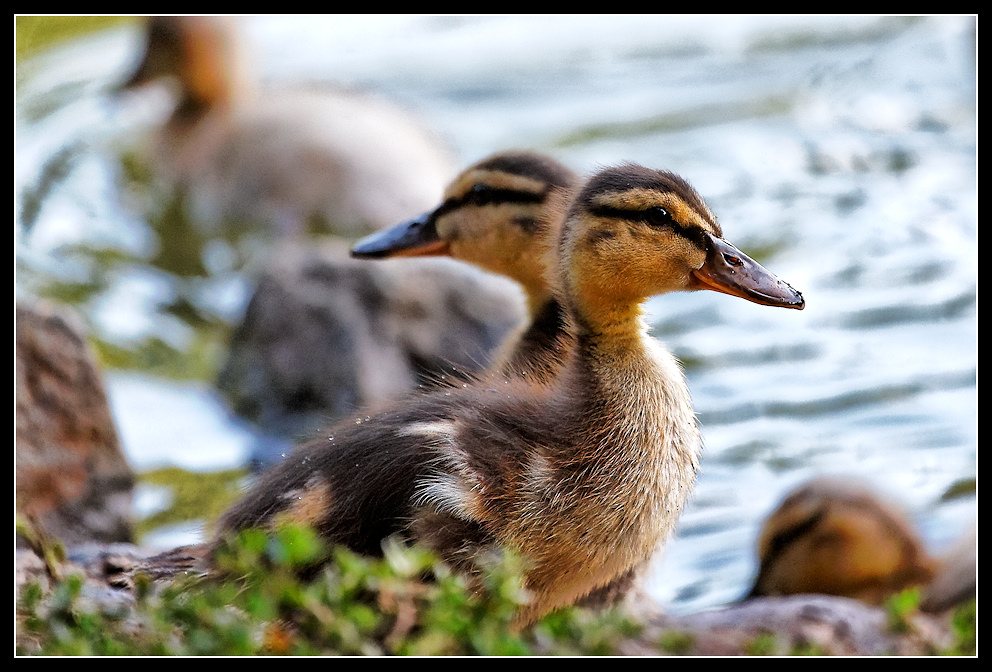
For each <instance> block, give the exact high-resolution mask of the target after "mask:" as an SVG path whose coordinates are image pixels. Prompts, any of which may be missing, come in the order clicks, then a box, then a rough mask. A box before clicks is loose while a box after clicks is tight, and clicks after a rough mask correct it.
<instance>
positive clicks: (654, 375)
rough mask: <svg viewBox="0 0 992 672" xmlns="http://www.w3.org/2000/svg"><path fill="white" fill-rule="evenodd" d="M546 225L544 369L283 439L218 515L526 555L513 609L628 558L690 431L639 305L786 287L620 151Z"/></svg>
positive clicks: (694, 458) (659, 536)
mask: <svg viewBox="0 0 992 672" xmlns="http://www.w3.org/2000/svg"><path fill="white" fill-rule="evenodd" d="M552 233H553V234H554V236H555V237H554V239H553V241H554V242H553V244H552V245H551V249H552V250H553V254H554V258H555V261H554V262H553V268H554V283H553V284H554V286H555V290H556V292H557V296H558V297H559V300H560V302H561V305H562V306H563V307H564V309H565V312H566V316H567V325H568V326H567V329H568V332H569V336H570V338H571V339H572V342H573V346H572V347H571V348H570V349H569V354H568V357H567V359H566V361H565V362H564V363H563V364H562V366H561V369H560V371H559V373H558V375H557V376H556V377H555V378H554V380H553V381H552V382H550V383H548V384H535V383H533V382H530V381H527V380H526V379H525V378H507V379H505V380H503V381H502V383H501V384H499V385H492V384H491V382H490V381H488V380H486V379H482V380H480V381H479V382H478V383H477V384H473V385H468V386H466V387H464V388H455V389H442V390H437V391H434V392H431V393H427V394H424V395H419V396H414V397H411V398H409V399H407V400H406V402H405V403H402V404H398V405H397V406H395V407H394V408H393V409H392V410H388V411H384V412H381V413H379V414H377V415H375V416H373V417H370V418H367V419H364V420H361V419H360V420H358V421H352V422H345V423H340V424H338V425H335V426H334V427H332V428H331V429H330V430H329V436H321V437H319V438H317V439H314V440H313V441H311V442H310V443H308V444H304V445H302V446H301V447H299V448H298V449H297V450H296V451H295V452H294V453H293V454H292V456H291V457H290V458H288V459H286V460H285V461H284V462H282V463H281V464H279V465H277V466H276V467H274V468H273V469H272V470H271V471H269V472H268V473H267V474H265V475H264V476H263V477H262V479H261V480H260V481H259V482H258V483H257V484H256V485H255V486H254V487H253V488H252V490H251V491H250V492H249V493H248V494H247V496H246V497H245V498H244V499H243V500H242V501H241V502H240V503H239V504H237V505H235V506H234V507H233V508H232V509H231V510H230V511H228V512H227V513H226V514H225V515H224V516H223V517H222V520H221V521H220V532H221V534H224V533H226V532H230V531H232V530H237V529H241V528H245V527H257V526H273V525H278V524H279V522H280V521H281V520H289V521H293V522H302V523H307V524H310V525H313V526H314V527H315V528H316V529H317V530H318V531H319V532H320V533H321V534H323V535H324V537H325V538H327V539H328V540H330V541H333V542H337V543H341V544H346V545H348V546H350V547H351V548H352V549H354V550H357V551H360V552H364V553H370V554H378V553H381V543H382V540H383V538H385V537H387V536H389V535H391V534H395V533H400V534H405V535H406V536H408V537H409V538H411V539H413V540H415V541H419V542H421V543H424V544H425V545H427V546H429V547H431V548H433V549H435V550H436V551H437V552H438V553H439V554H440V555H441V557H443V558H444V559H445V560H447V561H448V562H449V563H451V564H453V565H454V566H455V567H457V568H461V569H467V570H471V568H472V565H473V561H474V560H476V559H477V558H478V557H479V556H480V555H482V554H486V553H487V552H489V551H491V550H493V549H494V548H499V547H503V548H510V549H514V550H515V551H516V552H518V553H520V554H521V555H522V556H523V557H524V560H525V562H526V564H527V570H526V573H525V576H524V579H525V585H526V587H527V589H528V591H529V593H530V596H531V601H530V603H529V604H528V606H527V607H526V608H525V609H524V610H523V611H522V613H521V614H519V617H518V622H519V623H527V622H529V621H532V620H533V619H536V618H538V617H540V616H541V615H543V614H545V613H548V612H550V611H552V610H554V609H556V608H558V607H561V606H564V605H569V604H573V603H575V602H576V601H578V600H579V599H581V598H583V597H584V596H586V595H588V594H589V593H590V592H592V591H594V590H596V589H598V588H600V587H602V586H605V585H607V584H609V583H610V582H611V581H613V580H615V579H617V578H618V577H622V576H623V575H625V574H627V573H629V572H630V571H631V570H632V569H634V568H636V567H638V566H640V565H642V564H643V563H644V562H645V561H646V560H647V559H649V558H650V557H651V556H652V555H654V553H655V551H656V549H657V548H658V547H659V546H660V545H662V544H663V543H664V542H665V540H666V539H667V538H668V536H669V535H670V533H671V532H672V529H673V528H674V526H675V523H676V521H677V519H678V516H679V514H680V512H681V510H682V508H683V506H684V505H685V502H686V500H687V498H688V496H689V494H690V492H691V490H692V487H693V484H694V482H695V478H696V471H697V469H698V465H699V455H700V451H701V448H702V441H701V437H700V434H699V429H698V427H697V424H696V417H695V413H694V412H693V409H692V405H691V401H690V398H689V391H688V389H687V386H686V381H685V377H684V375H683V373H682V371H681V369H680V367H679V364H678V362H677V360H676V359H675V358H674V357H673V356H672V355H671V354H670V353H669V352H667V351H666V350H665V349H664V348H663V347H661V345H660V344H659V343H658V342H657V341H656V340H654V339H653V338H651V337H650V336H649V335H648V333H647V325H646V323H645V322H644V319H643V311H642V307H641V304H642V303H643V302H644V301H645V300H647V298H648V297H651V296H653V295H657V294H664V293H667V292H672V291H684V290H696V289H712V290H716V291H720V292H726V293H728V294H732V295H735V296H739V297H742V298H746V299H748V300H750V301H753V302H755V303H759V304H764V305H770V306H781V307H788V308H797V309H801V308H802V307H803V305H804V303H803V300H802V297H801V295H800V294H799V293H798V292H796V291H795V290H793V289H792V288H791V287H789V286H788V285H787V284H785V283H784V282H782V281H780V280H778V279H777V278H775V276H773V275H772V274H771V273H769V272H768V271H766V270H765V269H764V268H762V267H761V266H760V265H759V264H757V263H756V262H754V261H753V260H751V259H750V258H748V257H747V256H745V255H744V254H743V253H741V252H740V251H738V250H737V249H736V248H734V247H733V246H731V245H730V244H729V243H727V242H725V241H724V240H723V238H722V235H723V234H722V231H721V229H720V227H719V225H718V224H717V223H716V219H715V217H714V216H713V215H712V213H711V212H710V211H709V208H707V207H706V205H705V203H704V202H703V200H702V198H701V197H700V196H699V195H698V194H697V193H696V192H695V190H693V189H692V187H691V186H689V184H688V183H687V182H685V181H684V180H683V179H681V178H679V177H678V176H676V175H674V174H672V173H668V172H662V171H655V170H650V169H647V168H644V167H641V166H637V165H633V164H626V165H623V166H620V167H616V168H610V169H606V170H604V171H601V172H599V173H598V174H596V175H595V176H593V177H592V178H591V179H590V180H589V181H588V182H587V183H586V184H585V185H584V186H583V187H582V188H581V189H580V190H579V191H578V192H577V194H576V195H575V197H574V198H573V199H572V201H571V203H570V205H569V206H568V207H567V209H566V210H565V214H564V217H563V218H562V219H561V222H560V229H559V230H558V231H556V232H552Z"/></svg>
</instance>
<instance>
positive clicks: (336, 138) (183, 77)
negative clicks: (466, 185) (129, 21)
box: [120, 16, 455, 235]
mask: <svg viewBox="0 0 992 672" xmlns="http://www.w3.org/2000/svg"><path fill="white" fill-rule="evenodd" d="M245 55H246V54H245V50H244V48H243V45H242V43H241V40H240V35H239V33H238V31H237V25H236V23H235V19H233V18H232V17H211V16H156V17H150V18H149V19H148V23H147V28H146V43H145V47H144V52H143V55H142V58H141V61H140V63H139V64H138V66H137V67H136V69H135V70H134V72H133V73H132V74H131V76H130V78H129V79H128V80H127V81H126V82H124V83H123V84H122V85H121V87H120V88H121V89H122V90H125V91H126V90H133V89H136V88H139V87H143V86H144V85H147V84H149V83H152V82H162V81H171V82H172V83H173V84H174V88H175V92H176V98H177V102H176V106H175V108H174V111H173V112H172V115H171V117H170V118H169V119H168V121H167V122H166V123H165V125H164V127H163V128H162V129H161V130H160V132H159V133H158V137H157V138H156V142H155V149H154V153H153V160H154V161H155V162H156V166H155V167H156V168H158V169H160V171H161V172H162V173H164V174H165V175H166V176H167V177H168V178H169V179H170V180H171V181H172V182H174V183H175V185H176V186H178V187H180V188H182V189H185V190H188V191H189V195H190V197H191V198H192V200H193V206H194V212H195V214H196V215H198V216H200V217H201V219H205V220H207V221H212V220H223V219H225V218H235V219H237V220H239V221H244V222H246V223H252V224H259V223H260V224H272V223H275V224H276V225H277V227H278V230H280V231H282V232H283V233H287V234H298V233H300V232H301V231H305V230H308V229H317V230H319V231H323V230H324V229H328V228H329V229H330V230H331V232H333V233H338V234H342V235H344V234H361V233H367V232H368V231H371V230H375V229H379V228H382V227H384V226H387V225H391V224H393V223H395V222H397V221H400V220H401V219H405V218H407V217H409V216H410V215H411V214H412V213H416V212H421V211H423V210H424V209H426V208H428V207H430V205H431V204H432V203H433V201H434V199H435V198H436V195H437V194H438V193H439V192H440V191H441V189H443V188H444V185H445V184H446V183H447V181H448V180H449V179H450V178H451V176H452V175H454V173H455V168H454V164H453V159H452V156H451V154H450V152H449V151H448V149H447V148H446V147H445V146H443V144H442V143H441V142H440V140H439V139H438V138H436V137H435V136H434V134H432V133H431V132H429V131H428V130H427V129H426V128H424V127H423V126H422V124H421V123H420V122H419V121H417V120H416V119H414V118H413V117H412V116H411V115H409V114H408V113H406V112H405V111H403V110H400V109H399V108H397V107H395V106H393V105H391V104H388V103H386V102H385V101H382V100H378V99H375V98H373V97H371V96H368V95H360V94H358V93H355V92H346V91H342V90H334V89H330V88H322V89H317V88H290V87H285V88H280V89H271V90H270V89H266V90H263V89H262V88H261V87H260V86H259V83H258V82H257V81H255V80H254V79H253V77H252V75H253V74H254V73H252V72H251V71H250V68H249V67H248V64H247V61H246V59H245Z"/></svg>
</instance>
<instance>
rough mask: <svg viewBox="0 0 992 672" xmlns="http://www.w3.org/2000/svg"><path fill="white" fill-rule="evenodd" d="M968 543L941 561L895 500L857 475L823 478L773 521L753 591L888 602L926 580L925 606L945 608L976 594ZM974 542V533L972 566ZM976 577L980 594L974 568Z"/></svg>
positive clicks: (801, 490) (790, 499) (797, 493)
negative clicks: (969, 589) (938, 577)
mask: <svg viewBox="0 0 992 672" xmlns="http://www.w3.org/2000/svg"><path fill="white" fill-rule="evenodd" d="M968 543H969V542H968V537H967V535H966V537H965V538H964V539H962V541H961V542H959V546H958V549H957V550H955V551H954V552H952V553H951V554H949V555H948V557H947V558H946V559H944V560H936V559H934V558H933V557H931V555H930V554H929V552H928V551H927V549H926V547H925V546H924V544H923V542H922V540H921V539H920V538H919V535H918V534H917V532H916V530H915V529H914V526H913V524H912V522H911V521H910V520H909V518H908V517H907V516H906V514H905V513H904V512H903V511H902V510H901V509H900V508H899V507H898V506H896V505H895V504H894V503H892V502H890V501H887V500H886V499H885V498H883V497H881V496H880V495H879V494H878V493H877V492H875V491H874V490H873V489H872V488H870V487H869V486H868V485H867V484H865V483H864V482H862V481H860V480H858V479H856V478H842V477H819V478H816V479H813V480H812V481H809V482H807V483H805V484H803V485H801V486H800V487H798V488H797V489H795V490H793V491H792V492H791V493H790V494H789V495H787V496H786V498H785V499H784V500H783V502H782V503H781V504H780V505H779V507H778V508H777V509H776V510H775V511H774V512H773V513H772V514H771V516H769V517H768V519H767V520H766V521H765V525H764V528H763V530H762V533H761V537H760V541H759V545H758V555H759V558H760V568H759V570H758V576H757V578H756V579H755V582H754V586H753V588H752V589H751V591H750V593H749V594H748V596H747V597H749V598H751V597H759V596H773V595H794V594H806V593H818V594H826V595H839V596H842V597H850V598H853V599H857V600H861V601H862V602H866V603H869V604H875V605H880V604H882V602H884V601H885V599H886V598H888V597H889V596H891V595H893V594H895V593H898V592H900V591H901V590H904V589H906V588H911V587H921V588H923V600H922V603H921V607H922V608H924V609H925V610H929V611H941V610H943V609H945V608H947V605H948V604H949V603H950V602H954V601H955V600H958V599H959V594H960V593H962V592H964V593H965V594H968V587H967V584H968V578H967V577H968V570H967V566H968V564H969V561H968V557H969V552H968ZM974 543H975V542H974V536H973V535H972V536H971V542H970V544H971V553H970V557H971V560H970V565H971V567H972V568H974V566H975V564H974V563H975V560H974V558H975V554H974ZM961 567H964V569H963V570H962V569H961ZM938 575H940V576H941V577H942V578H941V580H940V581H934V579H935V577H936V576H938ZM952 577H956V578H952ZM970 582H971V591H970V594H971V595H974V585H975V584H974V572H971V579H970Z"/></svg>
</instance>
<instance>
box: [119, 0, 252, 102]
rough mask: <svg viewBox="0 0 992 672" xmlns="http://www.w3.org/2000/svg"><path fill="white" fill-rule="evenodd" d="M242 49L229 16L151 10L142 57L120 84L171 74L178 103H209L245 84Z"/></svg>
mask: <svg viewBox="0 0 992 672" xmlns="http://www.w3.org/2000/svg"><path fill="white" fill-rule="evenodd" d="M244 63H245V53H244V50H243V47H242V44H241V42H240V38H239V34H238V31H237V29H236V25H235V23H234V18H233V17H220V16H152V17H149V18H148V21H147V24H146V26H145V44H144V51H143V52H142V55H141V60H140V61H139V62H138V65H137V66H136V67H135V69H134V71H133V72H132V73H131V75H130V77H129V78H128V79H127V80H126V81H125V82H123V83H122V84H121V85H120V86H119V88H120V90H124V91H126V90H131V89H136V88H139V87H142V86H145V85H147V84H151V83H153V82H158V81H163V80H171V81H172V82H173V83H174V84H175V85H176V86H177V87H178V89H179V97H180V103H181V105H185V106H187V107H189V106H194V105H195V106H202V107H211V106H214V105H217V104H222V103H225V102H228V101H229V100H230V99H231V97H233V96H234V95H235V93H236V92H237V91H238V90H240V89H242V88H244V82H245V81H246V79H247V75H246V72H245V68H244Z"/></svg>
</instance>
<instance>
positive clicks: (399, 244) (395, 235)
mask: <svg viewBox="0 0 992 672" xmlns="http://www.w3.org/2000/svg"><path fill="white" fill-rule="evenodd" d="M448 254H449V250H448V242H447V241H446V240H442V239H441V238H440V236H438V233H437V227H436V226H435V225H434V213H433V212H425V213H424V214H422V215H420V216H419V217H416V218H414V219H411V220H409V221H406V222H403V223H402V224H397V225H396V226H394V227H391V228H389V229H383V230H382V231H377V232H376V233H373V234H371V235H368V236H365V237H364V238H362V239H361V240H359V241H358V242H357V243H355V244H354V245H352V247H351V256H352V257H356V258H358V259H383V258H386V257H428V256H443V255H448Z"/></svg>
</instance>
